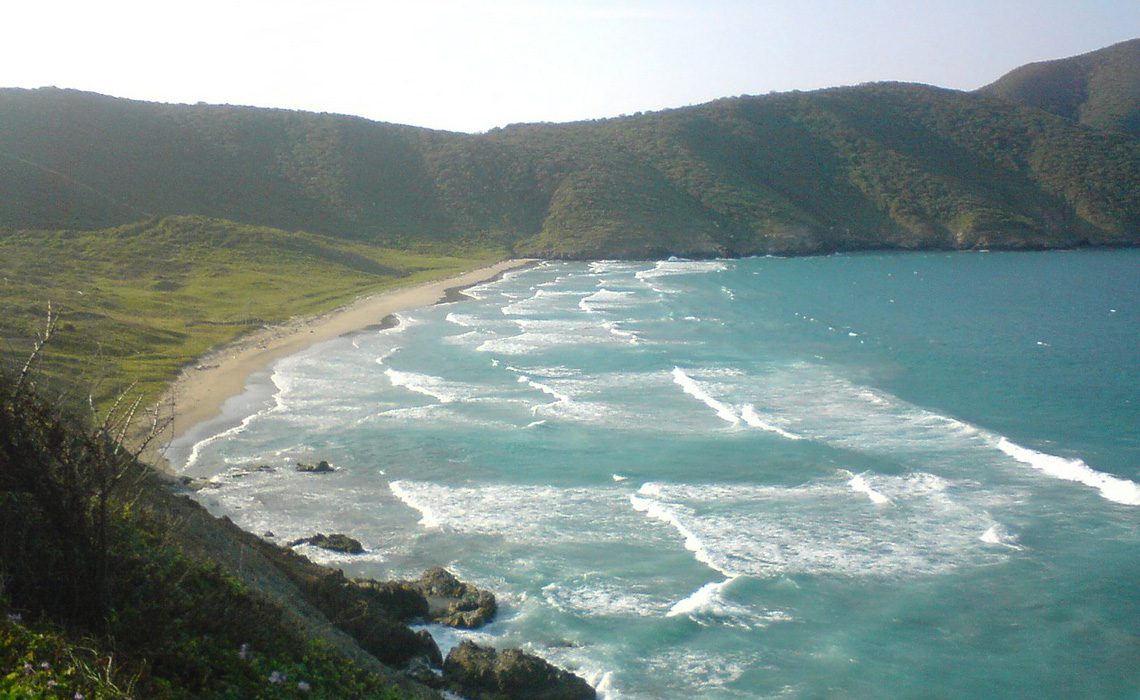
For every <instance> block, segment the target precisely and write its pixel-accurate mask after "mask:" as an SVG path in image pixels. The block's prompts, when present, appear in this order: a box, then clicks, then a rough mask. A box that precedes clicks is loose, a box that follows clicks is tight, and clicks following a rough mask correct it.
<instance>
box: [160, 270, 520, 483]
mask: <svg viewBox="0 0 1140 700" xmlns="http://www.w3.org/2000/svg"><path fill="white" fill-rule="evenodd" d="M536 262H538V261H537V260H536V259H531V258H512V259H508V260H503V261H501V262H498V263H495V264H493V265H488V266H486V267H482V268H479V269H477V270H471V271H470V272H465V273H463V274H460V275H455V276H452V277H448V278H445V279H440V280H435V281H432V282H424V283H422V284H417V285H414V286H410V287H397V288H395V289H391V290H388V291H384V292H380V293H378V294H372V295H369V296H365V297H361V298H359V299H356V300H355V301H352V302H350V303H348V304H346V305H345V306H342V307H339V308H337V309H334V310H332V311H329V312H326V313H324V314H321V315H319V316H309V317H302V318H296V319H291V320H289V321H286V322H285V323H281V324H277V325H274V326H268V327H265V328H262V329H259V330H257V331H255V332H253V333H250V334H248V335H245V336H242V337H241V338H238V339H236V340H234V341H233V342H230V343H227V344H225V345H223V346H221V347H218V348H215V349H214V350H211V351H210V352H208V353H207V354H205V355H203V356H201V357H199V358H197V359H196V360H195V361H194V362H193V363H192V364H191V365H189V366H187V367H186V368H184V369H183V370H182V372H181V374H179V376H178V378H177V379H175V380H174V381H173V382H172V383H171V384H170V386H169V387H168V388H167V389H166V391H165V392H163V394H162V396H161V397H160V398H159V400H158V402H157V406H159V407H162V409H163V410H166V407H170V409H169V410H170V411H171V414H172V423H171V426H170V428H169V429H168V430H167V432H166V433H165V434H164V435H162V439H161V440H156V441H155V442H154V443H153V444H152V446H151V448H150V449H148V450H147V451H146V452H145V453H144V459H145V460H146V461H148V462H149V463H150V464H151V465H152V466H154V467H155V468H156V469H158V470H159V471H162V472H166V473H168V474H171V473H173V470H172V469H171V466H170V464H169V462H168V461H167V460H166V458H165V456H164V455H163V452H164V451H165V450H166V448H167V446H169V445H170V444H171V443H173V442H174V441H176V440H178V439H179V438H182V437H184V436H185V435H186V434H187V433H189V432H190V431H191V430H193V429H194V427H195V426H198V425H201V424H203V423H207V422H210V421H213V420H215V419H217V418H218V417H219V416H221V415H222V410H223V406H224V405H225V403H226V401H227V400H229V399H231V398H233V397H235V396H239V395H240V394H241V393H242V392H243V391H244V390H245V387H246V384H247V382H248V381H249V379H250V378H251V377H252V376H253V375H255V374H256V373H258V372H260V371H262V370H264V369H266V368H267V367H268V366H269V365H271V364H272V363H273V362H274V361H276V360H279V359H281V358H283V357H288V356H289V355H293V354H296V353H298V352H301V351H303V350H305V349H307V348H309V347H311V346H313V345H315V344H317V343H320V342H324V341H326V340H332V339H333V338H336V337H338V336H341V335H344V334H346V333H352V332H354V331H360V330H364V329H366V328H369V327H376V326H378V324H382V323H385V322H386V319H388V317H389V316H391V315H392V314H394V313H397V312H400V311H407V310H409V309H415V308H420V307H424V306H430V305H432V304H436V303H441V302H450V301H458V300H461V299H464V298H466V296H465V295H464V294H463V292H462V290H464V289H466V288H468V287H473V286H475V285H477V284H483V283H486V282H490V281H493V280H496V279H498V278H500V277H501V276H502V275H504V274H506V273H507V272H510V271H512V270H517V269H522V268H525V267H529V266H531V265H534V264H535V263H536Z"/></svg>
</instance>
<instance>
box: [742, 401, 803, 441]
mask: <svg viewBox="0 0 1140 700" xmlns="http://www.w3.org/2000/svg"><path fill="white" fill-rule="evenodd" d="M740 418H741V419H742V420H743V421H744V422H745V423H747V424H748V425H750V426H751V427H753V428H759V429H761V430H767V431H768V432H770V433H775V434H777V435H779V436H780V437H785V438H787V439H789V440H803V439H804V438H803V436H802V435H796V434H795V433H793V432H790V431H787V430H784V429H783V428H781V427H780V426H778V425H774V424H773V423H769V422H768V421H766V420H764V419H763V418H761V417H760V416H759V415H758V414H757V413H756V409H754V408H753V407H752V404H750V403H749V404H745V405H744V407H743V408H741V409H740Z"/></svg>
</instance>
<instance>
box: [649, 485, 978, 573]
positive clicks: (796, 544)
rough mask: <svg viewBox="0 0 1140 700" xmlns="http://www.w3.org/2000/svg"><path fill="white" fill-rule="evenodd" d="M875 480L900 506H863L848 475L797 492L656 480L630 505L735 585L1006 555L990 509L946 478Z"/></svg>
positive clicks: (935, 566)
mask: <svg viewBox="0 0 1140 700" xmlns="http://www.w3.org/2000/svg"><path fill="white" fill-rule="evenodd" d="M867 481H868V483H870V484H873V485H874V489H873V490H874V491H875V492H877V493H879V494H881V495H882V496H883V497H885V498H889V499H890V500H891V501H892V502H893V503H894V507H891V508H873V509H871V508H863V507H858V506H857V504H856V503H855V501H854V500H853V499H855V498H858V499H860V500H861V499H864V498H865V497H866V496H867V494H866V493H856V492H855V491H854V490H853V489H852V487H851V485H850V484H849V483H848V479H845V478H832V479H827V480H823V481H816V482H810V483H808V484H804V485H802V486H795V487H779V486H754V485H745V484H673V483H649V484H646V485H644V486H643V487H642V488H641V489H640V490H639V491H638V493H636V494H634V495H632V496H631V498H630V503H631V505H632V506H633V508H634V510H635V511H637V512H641V513H643V514H645V515H646V516H647V517H649V518H650V519H652V520H657V521H660V522H662V523H665V524H667V525H668V526H669V527H670V528H671V529H672V530H673V531H674V532H675V533H677V534H679V535H680V536H681V538H682V539H683V542H684V547H685V549H686V550H688V551H690V552H692V553H693V555H694V558H695V559H696V560H697V561H699V562H701V563H702V564H705V565H706V566H708V567H710V568H711V569H713V570H715V571H717V572H719V573H721V574H722V575H724V576H725V577H726V578H734V577H738V576H751V577H757V578H771V577H775V576H781V575H794V574H807V575H815V576H819V575H831V576H844V577H880V578H909V577H914V576H922V575H932V574H939V573H942V572H945V571H947V570H951V569H954V568H957V567H960V566H963V565H969V564H982V563H986V562H988V561H992V560H994V558H995V557H998V556H1000V551H999V550H995V549H994V548H989V547H985V546H984V544H983V543H981V542H979V540H978V533H979V532H980V531H982V530H985V529H986V528H987V527H989V526H990V525H992V524H993V519H992V518H990V516H989V515H988V513H987V511H986V507H985V506H984V505H981V504H975V503H973V502H972V501H971V500H969V499H965V498H963V496H964V495H968V494H963V493H962V492H961V491H960V490H954V489H951V488H950V485H949V484H948V482H947V481H946V480H944V479H941V478H939V477H937V476H935V475H932V474H925V473H914V474H907V475H903V476H884V475H878V476H876V477H875V478H874V481H871V480H870V479H869V478H868V479H867ZM979 528H980V529H979ZM706 593H707V592H706Z"/></svg>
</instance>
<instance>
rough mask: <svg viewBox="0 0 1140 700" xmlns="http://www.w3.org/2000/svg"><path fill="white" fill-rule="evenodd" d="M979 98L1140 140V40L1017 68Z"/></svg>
mask: <svg viewBox="0 0 1140 700" xmlns="http://www.w3.org/2000/svg"><path fill="white" fill-rule="evenodd" d="M978 92H979V93H982V94H987V95H993V96H996V97H1001V98H1004V99H1007V100H1012V101H1014V102H1018V103H1020V104H1024V105H1028V106H1030V107H1036V108H1038V109H1043V110H1045V111H1046V112H1052V113H1053V114H1056V115H1059V116H1062V117H1065V118H1066V119H1071V120H1073V121H1075V122H1080V123H1081V124H1085V125H1087V126H1091V127H1095V128H1097V129H1108V130H1112V131H1119V132H1122V133H1126V134H1131V135H1133V136H1140V39H1132V40H1131V41H1124V42H1121V43H1119V44H1114V45H1112V46H1109V47H1107V48H1103V49H1099V50H1097V51H1092V52H1090V53H1086V54H1081V55H1079V56H1072V57H1070V58H1062V59H1058V60H1055V61H1041V62H1039V63H1030V64H1028V65H1024V66H1021V67H1020V68H1016V69H1014V70H1012V71H1010V72H1009V73H1006V74H1005V75H1003V76H1002V77H1001V78H999V79H998V80H996V81H995V82H993V83H991V84H989V85H987V86H985V87H983V88H981V89H980V90H979V91H978Z"/></svg>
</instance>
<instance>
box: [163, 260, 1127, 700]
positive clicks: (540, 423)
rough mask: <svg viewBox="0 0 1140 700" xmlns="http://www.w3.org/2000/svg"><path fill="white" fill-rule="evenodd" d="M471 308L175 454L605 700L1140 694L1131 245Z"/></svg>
mask: <svg viewBox="0 0 1140 700" xmlns="http://www.w3.org/2000/svg"><path fill="white" fill-rule="evenodd" d="M470 293H471V295H472V296H473V297H474V298H473V299H472V300H471V301H464V302H460V303H455V304H447V305H440V306H435V307H431V308H425V309H420V310H416V311H413V312H410V313H407V314H403V315H402V318H401V323H400V325H399V326H397V327H395V328H392V329H388V330H384V331H380V332H376V331H368V332H362V333H359V334H355V335H352V336H348V337H344V338H341V339H338V340H336V341H333V342H330V343H325V344H323V345H320V346H317V347H314V348H312V349H311V350H309V351H307V352H305V353H303V354H300V355H297V356H294V357H291V358H287V359H285V360H282V361H280V362H278V363H277V364H276V365H275V366H274V367H272V368H271V369H270V370H268V371H267V372H265V373H264V375H263V376H261V377H259V378H257V379H256V380H255V381H254V382H252V383H251V385H250V387H249V389H248V391H247V393H246V395H245V396H243V397H241V398H239V399H236V400H234V401H232V402H231V403H230V404H229V405H228V407H227V416H226V417H225V418H224V419H223V420H221V421H216V422H215V423H214V424H213V425H207V426H202V427H201V428H199V429H198V430H196V431H192V433H191V435H190V437H188V439H186V440H184V441H182V442H181V443H179V444H175V445H174V446H172V448H171V451H170V455H171V457H172V458H174V459H175V460H176V461H177V460H183V461H187V462H188V463H187V464H186V466H185V467H184V470H185V472H186V473H188V474H193V475H197V476H204V477H210V478H211V480H212V488H210V489H207V490H204V491H202V492H201V498H202V499H203V501H205V502H206V503H207V504H208V505H209V506H210V507H211V509H212V510H214V511H215V512H216V513H226V514H228V515H230V516H231V517H232V518H233V519H234V520H235V521H236V522H238V523H239V524H241V525H243V526H244V527H246V528H247V529H250V530H252V531H254V532H258V533H261V532H264V531H267V530H269V531H272V532H273V533H275V535H276V537H277V538H278V539H279V540H286V539H290V538H294V537H302V536H307V535H310V534H312V533H313V532H316V531H322V532H330V531H335V532H344V533H348V534H351V535H352V536H354V537H357V538H358V539H360V540H361V541H362V542H363V543H364V544H365V546H366V547H367V548H368V549H369V552H368V553H367V554H364V555H361V556H358V557H348V556H337V555H331V554H329V553H325V552H322V551H320V550H312V549H307V550H306V554H309V555H311V556H312V557H313V558H314V559H317V560H318V561H323V562H326V563H331V564H333V565H335V566H339V567H342V568H344V569H345V571H346V573H347V574H349V575H363V576H371V577H377V578H389V577H412V576H416V575H418V573H419V572H420V571H422V570H423V569H424V568H425V567H427V566H429V565H433V564H443V565H445V566H448V567H449V568H451V569H452V570H453V571H455V572H456V573H457V574H458V575H459V576H460V577H462V578H464V579H467V580H470V581H473V582H476V583H478V584H481V585H484V586H487V587H490V588H491V589H493V590H495V591H496V593H497V594H498V595H499V597H500V601H501V602H502V603H503V611H502V614H501V615H500V618H499V620H498V621H497V622H495V623H494V624H493V625H491V626H490V627H488V628H486V629H484V630H480V631H478V632H475V633H470V634H469V635H468V636H472V637H474V638H476V639H477V640H483V641H487V642H490V643H493V644H497V645H520V644H521V645H525V646H527V647H528V648H529V649H530V650H531V651H533V652H535V653H538V654H540V655H542V656H544V657H546V658H548V659H551V660H552V661H554V662H556V663H558V664H560V665H562V666H565V667H567V668H569V669H571V670H574V671H576V672H578V673H580V674H582V675H584V676H586V677H587V678H588V679H589V680H591V682H593V683H595V684H596V685H598V687H599V690H600V691H601V692H602V694H603V695H604V697H608V698H687V697H699V698H766V697H793V698H798V697H804V698H814V697H841V698H879V697H916V698H917V697H923V698H927V697H940V698H965V697H971V698H974V697H1025V698H1073V697H1089V698H1092V697H1096V698H1135V697H1140V486H1138V485H1137V484H1138V482H1140V352H1138V350H1140V251H1137V250H1123V251H1087V252H1049V253H1018V254H1012V253H989V254H984V253H971V254H966V253H957V254H943V253H933V254H864V255H850V256H831V257H819V258H798V259H772V258H764V259H748V260H731V261H729V260H725V261H700V262H687V261H662V262H643V263H631V262H597V263H591V264H587V263H547V264H542V265H540V266H538V267H536V268H533V269H530V270H526V271H522V272H517V273H512V274H510V275H508V276H507V277H506V278H504V279H502V280H499V281H496V282H493V283H490V284H485V285H482V286H480V287H477V288H475V289H473V290H471V292H470ZM319 459H327V460H329V461H330V462H332V463H333V464H334V465H336V466H337V467H338V471H337V472H336V473H334V474H328V475H313V474H300V473H297V472H295V471H293V470H292V469H291V465H292V464H293V463H294V462H296V461H298V460H303V461H315V460H319ZM261 464H268V465H271V466H274V467H277V469H276V470H275V471H250V470H251V468H252V467H254V466H256V465H261ZM432 631H433V633H434V634H436V635H437V638H438V639H440V640H441V642H443V643H444V644H445V645H446V644H450V643H454V641H455V639H457V635H456V633H453V632H449V631H446V630H442V629H433V630H432ZM445 652H446V650H445Z"/></svg>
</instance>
